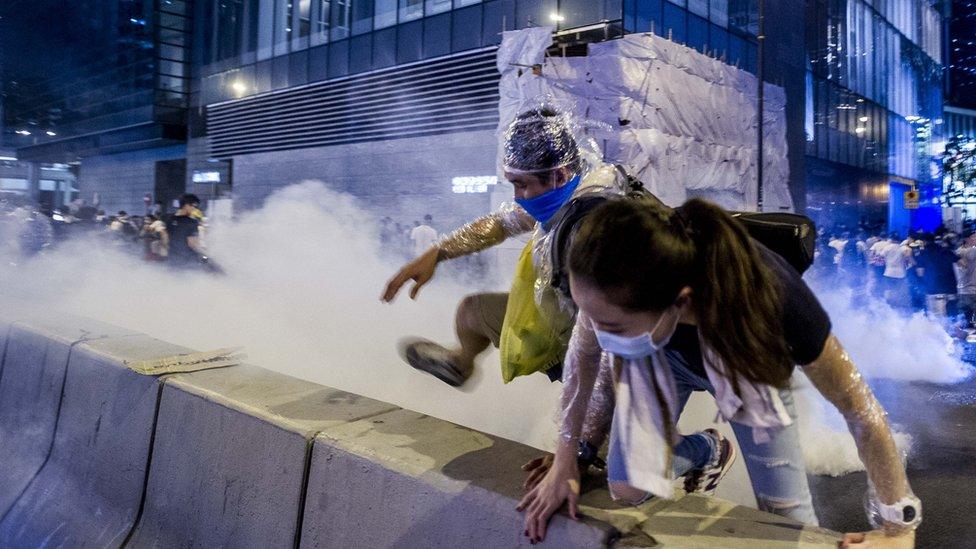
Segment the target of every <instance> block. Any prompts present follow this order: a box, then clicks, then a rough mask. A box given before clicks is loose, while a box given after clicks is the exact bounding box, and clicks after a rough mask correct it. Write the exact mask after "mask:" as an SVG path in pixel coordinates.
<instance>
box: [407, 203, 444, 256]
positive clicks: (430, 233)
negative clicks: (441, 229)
mask: <svg viewBox="0 0 976 549" xmlns="http://www.w3.org/2000/svg"><path fill="white" fill-rule="evenodd" d="M433 222H434V218H433V217H431V215H430V214H427V215H425V216H424V223H423V225H421V224H420V222H419V221H416V222H414V228H413V229H412V230H411V231H410V242H411V243H412V244H413V255H414V257H419V256H421V255H423V253H424V252H426V251H427V250H429V249H430V248H431V247H432V246H433V245H434V244H436V243H437V240H438V235H437V230H436V229H434V228H433V227H431V226H430V224H431V223H433Z"/></svg>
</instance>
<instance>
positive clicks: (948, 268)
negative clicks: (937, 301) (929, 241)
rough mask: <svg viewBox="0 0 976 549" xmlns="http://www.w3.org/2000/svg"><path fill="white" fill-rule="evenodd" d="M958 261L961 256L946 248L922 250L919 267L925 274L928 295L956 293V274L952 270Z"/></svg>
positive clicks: (935, 247) (933, 247) (927, 247)
mask: <svg viewBox="0 0 976 549" xmlns="http://www.w3.org/2000/svg"><path fill="white" fill-rule="evenodd" d="M956 261H959V256H957V255H956V253H955V252H953V251H952V250H950V249H949V248H946V247H945V246H937V245H929V246H926V247H925V249H924V250H922V252H921V253H920V254H919V256H918V266H919V267H921V268H922V269H923V272H924V273H925V274H924V276H923V279H922V280H923V284H924V287H925V288H924V289H925V293H926V294H929V295H932V294H954V293H956V273H955V271H954V270H953V268H952V264H953V263H955V262H956Z"/></svg>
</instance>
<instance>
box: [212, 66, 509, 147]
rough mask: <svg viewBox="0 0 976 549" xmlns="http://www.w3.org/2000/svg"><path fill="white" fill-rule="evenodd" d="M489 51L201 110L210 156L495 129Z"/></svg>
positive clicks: (495, 77) (495, 91)
mask: <svg viewBox="0 0 976 549" xmlns="http://www.w3.org/2000/svg"><path fill="white" fill-rule="evenodd" d="M495 52H496V48H490V49H486V50H480V51H477V52H473V53H467V54H461V55H455V56H451V57H445V58H440V59H434V60H430V61H425V62H421V63H415V64H411V65H405V66H399V67H391V68H389V69H382V70H378V71H373V72H370V73H366V74H362V75H356V76H351V77H346V78H342V79H339V80H331V81H326V82H321V83H317V84H311V85H308V86H302V87H300V88H292V89H286V90H282V91H279V92H272V93H269V94H265V95H259V96H255V97H249V98H246V99H240V100H236V101H229V102H225V103H218V104H214V105H210V106H209V107H208V108H207V135H208V139H209V146H210V156H211V157H213V158H228V157H232V156H235V155H240V154H251V153H258V152H268V151H280V150H286V149H300V148H306V147H324V146H329V145H339V144H343V143H355V142H362V141H378V140H383V139H397V138H402V137H419V136H424V135H435V134H442V133H450V132H456V131H462V130H482V129H493V128H495V127H496V126H497V124H498V70H497V69H496V67H495Z"/></svg>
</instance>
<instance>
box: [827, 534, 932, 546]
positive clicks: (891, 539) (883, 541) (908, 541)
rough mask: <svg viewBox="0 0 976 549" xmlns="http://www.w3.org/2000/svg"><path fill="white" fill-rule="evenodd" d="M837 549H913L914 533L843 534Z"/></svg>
mask: <svg viewBox="0 0 976 549" xmlns="http://www.w3.org/2000/svg"><path fill="white" fill-rule="evenodd" d="M838 547H840V548H841V549H874V548H878V549H913V548H914V547H915V531H914V530H910V531H908V532H904V533H902V534H893V535H888V534H885V533H884V531H882V530H872V531H870V532H859V533H856V534H844V540H843V541H841V542H840V543H839V544H838Z"/></svg>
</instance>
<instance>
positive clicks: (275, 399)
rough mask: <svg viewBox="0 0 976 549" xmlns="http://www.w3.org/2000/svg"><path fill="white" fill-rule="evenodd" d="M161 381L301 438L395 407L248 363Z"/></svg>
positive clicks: (176, 375) (395, 407)
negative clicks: (288, 431)
mask: <svg viewBox="0 0 976 549" xmlns="http://www.w3.org/2000/svg"><path fill="white" fill-rule="evenodd" d="M166 383H167V385H169V386H172V387H173V388H176V389H179V390H182V391H186V392H188V393H192V394H195V395H198V396H201V397H203V398H206V399H208V400H211V401H213V402H215V403H217V404H220V405H222V406H226V407H229V408H233V409H235V410H238V411H240V412H243V413H246V414H249V415H252V416H255V417H258V418H259V419H262V420H264V421H268V422H271V423H273V424H275V425H278V426H279V427H281V428H284V429H288V430H291V431H293V432H295V433H299V434H302V435H304V436H311V435H313V434H315V433H317V432H319V431H322V430H324V429H327V428H329V427H332V426H336V425H342V424H345V423H347V422H350V421H355V420H357V419H361V418H365V417H369V416H373V415H377V414H381V413H384V412H389V411H392V410H396V409H397V406H395V405H393V404H388V403H386V402H380V401H378V400H373V399H370V398H366V397H363V396H359V395H355V394H352V393H347V392H345V391H340V390H338V389H333V388H331V387H326V386H324V385H319V384H317V383H312V382H310V381H305V380H302V379H298V378H295V377H291V376H288V375H285V374H281V373H278V372H274V371H271V370H267V369H264V368H261V367H259V366H254V365H250V364H242V365H239V366H231V367H228V368H216V369H213V370H202V371H199V372H192V373H187V374H175V375H172V376H169V377H168V378H167V379H166Z"/></svg>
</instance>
